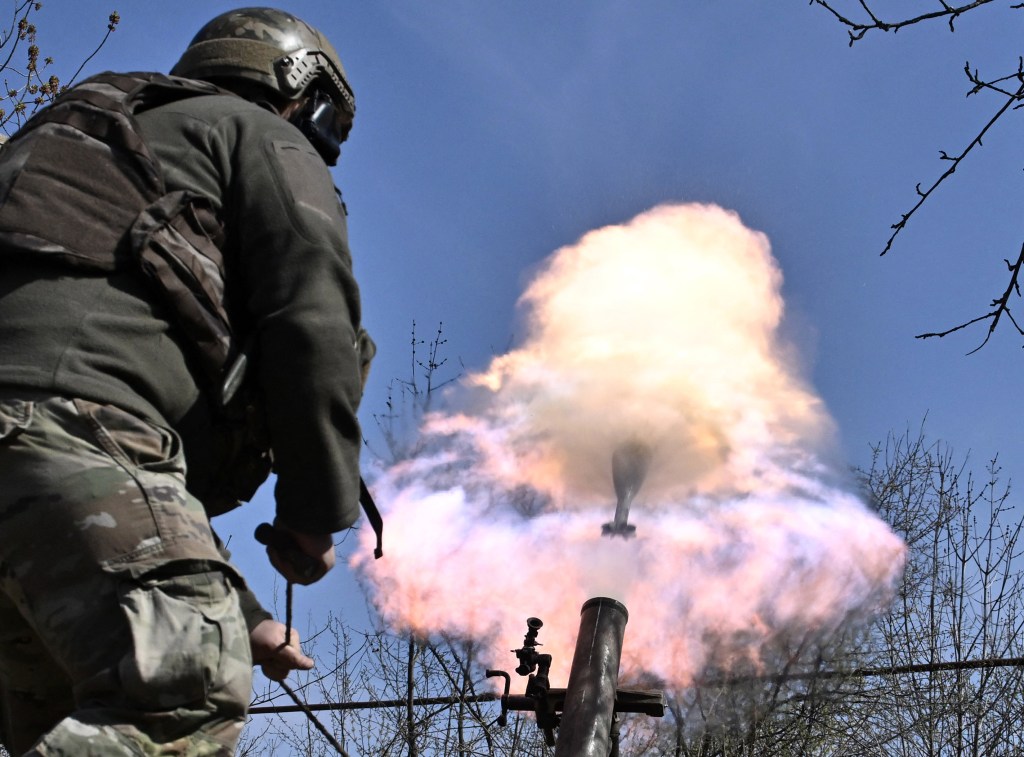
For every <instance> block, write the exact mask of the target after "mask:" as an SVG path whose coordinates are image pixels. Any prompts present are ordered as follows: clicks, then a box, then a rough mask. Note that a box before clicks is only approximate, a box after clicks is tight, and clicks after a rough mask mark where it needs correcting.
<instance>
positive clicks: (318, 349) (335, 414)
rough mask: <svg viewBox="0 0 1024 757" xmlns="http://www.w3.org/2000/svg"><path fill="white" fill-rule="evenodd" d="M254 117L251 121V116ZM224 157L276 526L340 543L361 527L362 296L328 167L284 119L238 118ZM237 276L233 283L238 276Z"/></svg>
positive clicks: (224, 142)
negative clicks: (334, 537)
mask: <svg viewBox="0 0 1024 757" xmlns="http://www.w3.org/2000/svg"><path fill="white" fill-rule="evenodd" d="M250 115H251V114H250ZM225 128H230V129H233V130H235V133H234V134H222V135H221V136H222V143H221V147H220V149H221V150H222V151H224V157H225V160H230V163H231V165H232V170H231V184H230V186H229V188H228V190H227V193H226V195H227V197H228V199H229V204H228V205H227V206H226V207H225V211H226V212H227V217H228V224H227V226H228V230H229V233H232V234H233V236H234V239H233V245H234V249H235V250H237V253H238V258H239V259H238V260H237V261H235V262H237V264H238V269H239V272H240V274H241V276H240V278H236V279H235V281H236V282H238V283H239V284H240V287H239V291H240V292H241V296H242V298H243V299H244V306H245V314H246V318H247V320H248V321H249V329H250V330H251V332H252V333H254V335H255V337H256V351H255V366H256V377H257V380H258V386H259V389H260V390H261V392H262V394H263V399H264V402H265V406H266V412H267V424H268V428H269V433H270V442H271V446H272V449H273V459H274V471H275V473H276V474H277V483H276V489H275V497H276V502H277V517H278V518H279V520H280V522H282V523H283V524H284V525H286V526H288V527H290V528H293V529H295V530H297V531H301V532H304V533H333V532H336V531H340V530H342V529H344V528H347V527H349V526H350V525H352V523H353V522H355V520H356V519H357V518H358V516H359V451H360V446H361V442H362V437H361V433H360V428H359V422H358V420H357V418H356V411H357V409H358V406H359V401H360V398H361V396H362V381H361V367H362V365H361V363H362V356H361V354H360V343H361V342H364V343H365V337H363V338H362V339H361V337H360V335H361V334H365V332H363V330H362V328H361V324H360V300H359V288H358V286H357V284H356V280H355V278H354V276H353V273H352V258H351V254H350V252H349V246H348V232H347V227H346V217H345V212H344V209H343V205H342V203H341V201H340V198H339V196H338V194H337V192H336V190H335V188H334V184H333V182H332V180H331V176H330V174H329V172H328V170H327V167H326V165H325V164H324V162H323V160H322V159H321V158H320V156H319V155H318V154H317V153H316V152H315V151H314V149H313V148H312V146H311V145H310V144H309V143H308V142H307V141H306V140H305V138H304V137H303V136H302V135H301V133H300V132H299V131H298V130H297V129H295V128H294V127H293V126H292V125H291V124H289V123H287V122H286V121H284V120H283V119H281V118H279V117H277V116H276V115H273V114H270V113H267V114H266V117H265V118H261V119H255V118H254V119H250V120H248V121H246V120H244V119H237V120H235V121H234V122H233V123H231V124H227V125H225ZM229 275H230V273H229Z"/></svg>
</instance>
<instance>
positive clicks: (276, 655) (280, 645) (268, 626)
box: [249, 618, 313, 681]
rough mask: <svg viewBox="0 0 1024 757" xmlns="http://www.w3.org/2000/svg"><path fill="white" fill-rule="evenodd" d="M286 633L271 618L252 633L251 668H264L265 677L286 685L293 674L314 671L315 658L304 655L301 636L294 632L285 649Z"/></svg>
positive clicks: (289, 637)
mask: <svg viewBox="0 0 1024 757" xmlns="http://www.w3.org/2000/svg"><path fill="white" fill-rule="evenodd" d="M287 630H288V629H287V628H286V627H285V625H284V623H278V622H277V621H276V620H271V619H269V618H268V619H267V620H263V621H261V622H260V623H259V624H258V625H257V626H256V627H255V628H254V629H252V631H250V632H249V646H250V647H252V664H253V665H259V666H261V667H262V668H263V675H265V676H266V677H267V678H270V679H272V680H274V681H283V680H284V679H285V678H287V677H288V674H289V673H290V672H291V671H293V670H310V669H311V668H312V667H313V660H312V658H310V657H306V655H304V654H302V649H301V648H300V647H299V634H298V633H297V632H296V630H295V629H294V628H293V629H292V632H291V634H288V645H287V646H285V643H284V641H285V635H286V631H287Z"/></svg>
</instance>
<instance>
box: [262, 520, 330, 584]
mask: <svg viewBox="0 0 1024 757" xmlns="http://www.w3.org/2000/svg"><path fill="white" fill-rule="evenodd" d="M263 528H264V527H263V526H261V527H260V529H259V530H258V531H257V538H259V539H260V541H261V542H263V543H264V544H266V545H267V557H269V558H270V564H271V565H273V566H274V567H275V568H276V569H277V572H278V573H280V574H281V575H282V576H284V577H285V578H286V579H287V580H289V581H291V582H292V583H297V584H311V583H316V582H317V581H319V580H320V579H321V578H323V577H324V575H325V574H326V573H327V571H329V570H330V569H331V568H333V567H334V538H333V536H332V535H331V534H304V533H302V532H301V531H293V530H292V529H290V528H288V527H287V526H285V525H282V524H281V523H280V522H278V521H274V526H273V530H272V531H269V532H268V531H263V534H264V538H261V536H260V530H263Z"/></svg>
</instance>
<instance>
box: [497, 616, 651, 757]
mask: <svg viewBox="0 0 1024 757" xmlns="http://www.w3.org/2000/svg"><path fill="white" fill-rule="evenodd" d="M580 615H581V618H580V631H579V635H578V636H577V641H576V651H575V653H574V654H573V660H572V669H571V670H570V672H569V684H568V687H567V688H564V689H558V688H552V687H551V685H550V681H549V678H548V676H549V673H550V671H551V655H549V654H541V653H540V652H538V651H537V647H539V646H542V645H541V644H540V642H538V641H537V634H538V632H539V631H540V629H541V628H542V627H543V626H544V623H543V621H541V619H540V618H527V620H526V628H527V631H526V636H525V637H524V639H523V646H522V647H520V648H519V649H513V650H512V652H513V653H514V654H515V656H516V659H518V660H519V665H518V667H517V668H516V673H518V674H519V675H521V676H528V679H527V683H526V693H525V694H522V695H513V694H510V693H509V689H510V688H511V683H512V677H511V676H510V675H509V674H508V673H506V672H505V671H504V670H488V671H487V677H488V678H494V677H501V678H503V679H504V681H505V685H504V693H503V694H502V696H501V714H500V715H499V716H498V718H497V723H498V725H501V726H504V725H505V724H506V723H507V722H508V712H509V710H515V711H517V712H531V711H532V712H533V713H534V716H535V717H536V719H537V727H538V728H539V729H540V730H541V731H543V732H544V740H545V742H546V743H547V745H548V746H556V739H555V730H556V729H557V730H558V739H557V748H556V750H555V757H608V755H616V754H618V730H619V718H618V714H619V713H621V712H630V713H640V714H644V715H650V716H652V717H659V718H660V717H662V716H664V714H665V694H664V692H662V691H641V690H635V689H619V688H617V687H616V686H617V683H618V676H619V659H620V657H621V656H622V638H623V633H624V631H625V626H626V619H627V617H628V613H627V611H626V608H625V606H624V605H622V604H621V603H620V602H618V601H616V600H614V599H609V598H607V597H595V598H594V599H590V600H588V601H587V602H585V603H584V605H583V609H582V611H581V613H580Z"/></svg>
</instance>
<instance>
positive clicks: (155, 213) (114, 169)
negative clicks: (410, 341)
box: [0, 72, 382, 556]
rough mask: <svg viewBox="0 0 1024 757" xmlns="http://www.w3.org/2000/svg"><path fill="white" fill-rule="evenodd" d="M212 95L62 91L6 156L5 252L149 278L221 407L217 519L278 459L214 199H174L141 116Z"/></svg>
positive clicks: (146, 80)
mask: <svg viewBox="0 0 1024 757" xmlns="http://www.w3.org/2000/svg"><path fill="white" fill-rule="evenodd" d="M216 94H231V93H229V92H227V91H226V90H223V89H221V88H219V87H216V86H214V85H212V84H208V83H206V82H203V81H198V80H194V79H185V78H181V77H176V76H166V75H164V74H158V73H150V72H133V73H124V74H119V73H109V72H108V73H102V74H99V75H97V76H93V77H90V78H89V79H86V80H85V81H83V82H82V83H80V84H78V85H76V86H74V87H72V88H71V89H69V90H67V91H66V92H64V93H62V94H61V95H60V96H59V97H58V98H57V99H56V100H55V101H54V102H53V104H51V105H50V106H48V107H47V108H44V109H43V110H41V111H39V112H38V113H37V114H35V115H34V116H33V117H32V118H31V119H29V121H28V122H27V123H25V125H24V126H22V127H21V129H19V130H18V131H17V132H16V133H15V135H14V136H13V137H12V138H11V139H10V140H9V141H8V142H6V143H5V144H4V145H3V147H2V149H0V254H2V253H3V252H4V251H5V250H6V251H16V252H15V253H14V254H24V253H26V252H27V253H35V254H38V255H41V256H44V257H47V258H49V259H52V260H54V261H60V262H62V263H64V264H67V265H70V266H73V267H76V268H79V269H82V270H86V271H96V272H113V271H118V270H141V271H142V272H143V274H144V275H145V277H146V279H147V280H148V281H149V282H150V283H151V284H152V285H153V286H154V288H155V290H156V291H157V292H158V293H159V296H160V297H161V298H162V300H163V301H164V302H165V303H166V304H167V305H168V306H169V309H170V311H171V313H172V317H173V319H174V322H175V324H176V325H177V326H178V327H179V328H180V330H181V333H182V334H183V335H184V336H185V339H186V342H187V343H188V344H189V345H191V346H192V347H193V350H192V352H193V355H194V357H195V358H196V360H197V361H198V364H199V366H200V367H201V369H202V371H203V373H204V378H205V380H206V384H207V389H208V391H209V393H210V396H211V397H212V398H213V399H214V401H215V402H216V403H217V404H218V405H219V407H218V415H219V424H218V425H219V428H220V431H221V432H222V436H223V437H224V440H223V442H222V447H226V449H222V454H221V455H220V457H222V458H225V464H224V465H222V466H221V469H222V470H224V471H225V472H228V473H229V474H230V478H226V479H224V480H222V481H220V482H219V483H217V484H215V485H214V486H213V489H214V490H213V491H207V492H204V493H203V499H204V504H205V505H206V506H207V509H208V511H210V513H211V514H212V515H216V514H218V513H219V512H223V511H225V510H227V509H230V508H231V507H232V506H234V505H235V504H237V502H238V500H243V501H244V500H248V499H250V498H251V497H252V495H253V494H255V492H256V489H257V488H258V487H259V486H260V484H262V483H263V481H265V480H266V478H267V476H268V475H269V473H270V470H271V454H270V450H269V448H268V445H267V444H266V440H265V438H264V435H263V434H261V433H260V432H261V429H262V425H261V424H260V423H258V422H256V420H255V418H256V417H257V416H259V415H260V414H259V413H258V409H257V408H255V407H254V404H255V403H254V402H253V401H252V397H248V396H247V397H243V396H239V395H240V393H239V387H240V386H241V385H242V379H243V377H244V374H245V368H246V362H247V357H248V356H247V350H246V349H245V347H244V343H243V340H242V339H240V338H239V336H238V335H237V334H235V333H234V332H233V330H232V326H231V321H230V319H229V317H228V311H227V307H226V304H225V269H224V257H223V254H222V252H221V245H222V244H223V242H224V231H223V228H222V226H221V224H220V221H219V220H218V218H217V216H216V213H215V212H214V210H213V208H212V207H211V205H210V202H209V201H208V200H207V199H206V198H204V197H202V196H200V195H198V194H195V193H191V192H187V191H175V192H170V193H168V192H167V191H166V186H165V184H164V178H163V172H162V170H161V168H160V165H159V162H158V161H157V160H156V158H155V157H154V156H153V155H152V153H151V152H150V150H149V148H148V147H147V146H146V143H145V141H144V140H143V139H142V136H141V132H140V130H139V128H138V123H137V121H136V120H135V114H136V113H140V112H142V111H145V110H149V109H150V108H155V107H157V106H160V105H165V104H169V103H172V102H176V101H178V100H183V99H186V98H190V97H198V96H203V95H216ZM37 147H38V148H39V149H36V148H37ZM14 190H17V191H14ZM361 336H362V335H361ZM367 339H368V338H367ZM228 460H230V463H227V461H228ZM360 489H361V491H360V501H361V503H362V505H363V509H364V511H365V512H366V514H367V519H368V520H369V521H370V524H371V525H372V526H373V529H374V531H375V533H376V534H377V550H376V553H377V555H378V556H380V553H381V546H380V543H381V531H382V521H381V517H380V514H379V512H378V511H377V509H376V506H375V505H374V503H373V500H372V498H371V497H370V495H369V491H368V490H367V489H366V486H365V484H364V483H363V482H362V480H360Z"/></svg>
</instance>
